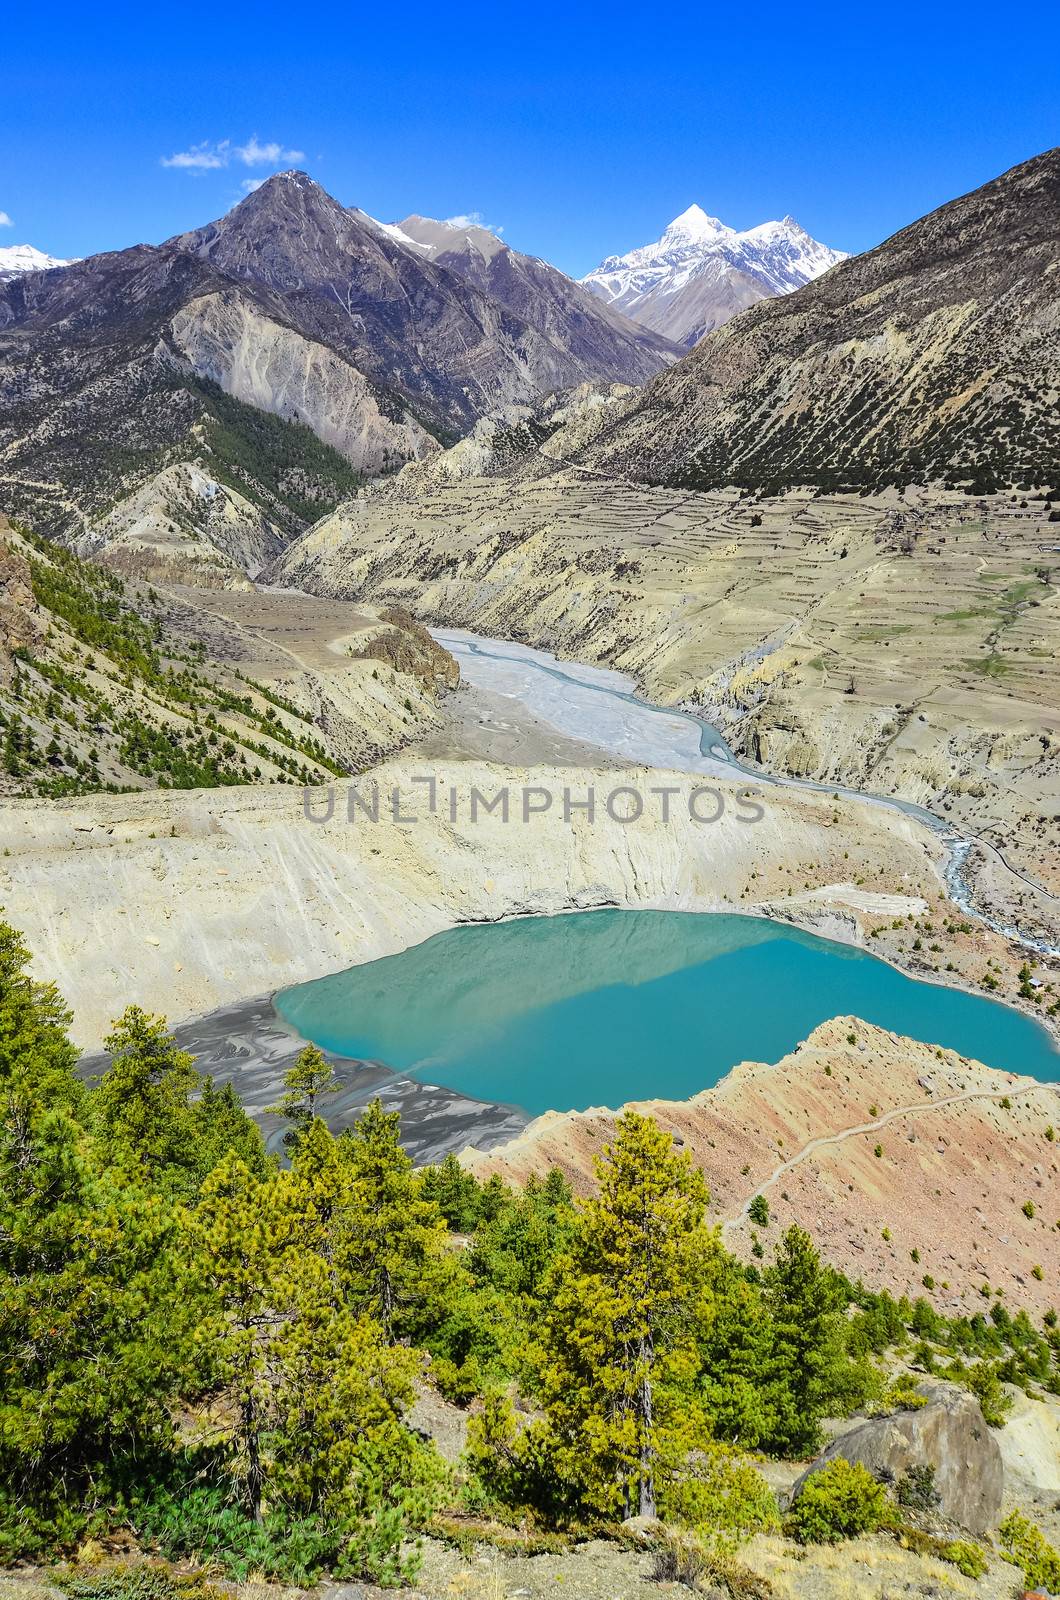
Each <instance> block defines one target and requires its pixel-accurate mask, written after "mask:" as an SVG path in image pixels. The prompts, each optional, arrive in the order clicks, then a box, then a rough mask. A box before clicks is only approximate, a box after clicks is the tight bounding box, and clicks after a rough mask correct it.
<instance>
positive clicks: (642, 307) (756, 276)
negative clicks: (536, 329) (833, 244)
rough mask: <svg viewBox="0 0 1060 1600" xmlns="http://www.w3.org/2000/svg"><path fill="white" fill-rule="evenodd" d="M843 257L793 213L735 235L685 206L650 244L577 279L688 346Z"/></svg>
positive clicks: (613, 258) (694, 207)
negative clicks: (803, 224) (819, 239)
mask: <svg viewBox="0 0 1060 1600" xmlns="http://www.w3.org/2000/svg"><path fill="white" fill-rule="evenodd" d="M841 260H843V252H842V251H839V250H830V249H829V248H828V246H827V245H822V244H819V243H818V241H817V240H816V239H813V238H811V237H810V235H809V234H808V233H807V232H806V231H805V229H804V228H802V227H800V226H799V224H798V223H797V222H796V221H795V219H794V217H792V216H790V215H789V216H786V217H784V218H783V219H782V220H781V221H779V222H761V223H759V224H758V225H757V226H756V227H753V228H747V229H744V230H743V231H742V232H741V231H739V230H737V229H735V228H730V227H728V226H727V224H726V223H724V222H722V221H721V220H720V219H719V218H718V217H712V216H711V215H710V214H709V213H708V212H706V211H704V209H703V207H702V206H699V205H691V206H689V207H688V209H687V210H686V211H683V212H682V213H681V215H680V216H679V217H675V218H674V220H673V222H671V223H670V225H669V227H668V228H666V230H665V231H664V232H663V234H662V236H661V237H660V238H659V239H657V240H656V241H655V242H654V243H652V244H646V245H640V246H638V247H637V248H636V249H635V250H629V251H627V252H626V254H625V255H614V256H608V257H606V259H605V260H604V261H602V262H601V263H600V265H599V266H598V267H597V268H596V269H595V270H594V271H593V272H590V273H589V274H588V276H587V277H585V278H583V279H582V280H581V281H582V283H583V284H584V285H585V287H586V288H587V289H589V290H591V291H592V293H593V294H595V295H597V296H598V297H599V298H600V299H601V300H604V301H606V302H607V304H609V305H611V306H613V307H614V308H615V309H616V310H619V311H622V312H623V313H624V314H625V315H626V316H627V317H631V318H632V319H633V320H634V321H636V322H641V323H643V324H644V325H645V327H649V328H654V329H656V330H657V331H658V332H660V333H664V334H665V335H666V336H667V337H668V338H670V339H674V340H676V341H677V342H679V343H682V344H687V345H691V344H695V343H696V342H697V341H698V340H699V339H701V338H702V337H703V335H704V334H705V333H709V332H710V330H711V329H712V328H717V327H720V326H721V325H722V323H724V322H727V321H728V320H729V318H730V317H733V316H735V315H736V313H737V312H739V311H743V310H745V309H746V308H747V307H748V306H749V305H753V304H754V302H755V301H756V300H762V299H765V298H767V297H769V296H772V295H777V294H788V293H790V292H791V290H793V289H798V288H801V287H802V285H803V284H804V283H809V282H810V281H811V280H812V279H813V278H816V277H819V276H820V274H821V273H822V272H827V270H828V268H829V267H831V266H834V265H835V263H836V262H837V261H841Z"/></svg>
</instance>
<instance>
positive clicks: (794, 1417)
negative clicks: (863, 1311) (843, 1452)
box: [765, 1226, 852, 1455]
mask: <svg viewBox="0 0 1060 1600" xmlns="http://www.w3.org/2000/svg"><path fill="white" fill-rule="evenodd" d="M765 1279H766V1285H767V1290H766V1299H767V1304H768V1307H769V1311H770V1314H771V1317H772V1322H773V1359H774V1362H775V1366H776V1371H777V1374H778V1377H779V1378H780V1380H781V1381H780V1386H779V1387H778V1388H777V1390H776V1394H777V1396H778V1416H777V1420H776V1423H775V1426H774V1428H773V1430H772V1433H771V1434H770V1436H769V1439H768V1443H769V1445H770V1447H771V1448H772V1449H774V1450H777V1451H783V1452H786V1453H788V1454H791V1455H808V1454H810V1453H811V1452H812V1451H813V1450H815V1449H816V1448H817V1445H818V1443H819V1439H820V1422H821V1418H822V1417H823V1416H824V1415H825V1414H826V1413H827V1411H828V1410H829V1408H830V1407H831V1406H832V1405H833V1404H834V1403H835V1402H836V1401H837V1400H838V1399H839V1398H840V1397H841V1396H843V1395H844V1394H845V1392H846V1391H847V1389H848V1388H849V1384H850V1381H851V1366H852V1363H851V1361H850V1358H849V1355H848V1353H847V1349H846V1341H845V1337H844V1328H843V1318H842V1315H841V1313H842V1309H843V1306H844V1295H843V1292H842V1288H841V1285H840V1283H839V1281H838V1279H837V1277H836V1274H835V1273H834V1272H832V1271H830V1270H829V1269H828V1268H827V1267H824V1266H822V1264H821V1258H820V1256H819V1254H818V1252H817V1250H816V1248H815V1246H814V1244H813V1241H812V1239H811V1238H810V1236H809V1234H808V1233H805V1232H803V1230H802V1229H801V1228H799V1227H795V1226H792V1227H790V1228H789V1229H788V1230H787V1232H786V1233H785V1234H784V1236H783V1238H782V1239H781V1241H780V1244H779V1245H778V1246H777V1252H776V1258H775V1260H774V1263H773V1265H772V1266H771V1267H769V1268H768V1269H767V1270H766V1273H765Z"/></svg>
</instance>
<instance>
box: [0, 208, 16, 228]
mask: <svg viewBox="0 0 1060 1600" xmlns="http://www.w3.org/2000/svg"><path fill="white" fill-rule="evenodd" d="M14 226H15V224H14V223H13V222H12V221H11V218H10V217H9V216H8V214H7V212H6V211H0V228H13V227H14Z"/></svg>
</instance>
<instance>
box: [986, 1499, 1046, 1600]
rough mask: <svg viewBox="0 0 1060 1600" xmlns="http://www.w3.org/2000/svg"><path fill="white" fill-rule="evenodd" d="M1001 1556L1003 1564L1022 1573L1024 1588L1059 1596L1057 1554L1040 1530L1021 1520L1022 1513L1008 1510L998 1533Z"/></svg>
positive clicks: (1027, 1520)
mask: <svg viewBox="0 0 1060 1600" xmlns="http://www.w3.org/2000/svg"><path fill="white" fill-rule="evenodd" d="M998 1532H999V1536H1000V1539H1001V1554H1002V1555H1003V1556H1004V1558H1005V1560H1006V1561H1009V1562H1011V1563H1012V1565H1013V1566H1014V1567H1020V1568H1022V1571H1023V1581H1024V1583H1025V1584H1026V1586H1027V1588H1028V1589H1044V1590H1045V1591H1046V1593H1047V1594H1057V1593H1060V1552H1058V1551H1056V1550H1054V1549H1053V1547H1052V1545H1051V1544H1049V1542H1048V1540H1047V1539H1046V1537H1045V1535H1044V1533H1043V1532H1042V1530H1041V1529H1040V1528H1038V1527H1036V1526H1035V1524H1034V1523H1033V1522H1031V1520H1030V1518H1029V1517H1025V1516H1024V1515H1023V1513H1022V1511H1012V1512H1010V1513H1009V1515H1008V1516H1007V1517H1006V1518H1005V1520H1004V1522H1003V1523H1002V1524H1001V1527H1000V1529H999V1530H998Z"/></svg>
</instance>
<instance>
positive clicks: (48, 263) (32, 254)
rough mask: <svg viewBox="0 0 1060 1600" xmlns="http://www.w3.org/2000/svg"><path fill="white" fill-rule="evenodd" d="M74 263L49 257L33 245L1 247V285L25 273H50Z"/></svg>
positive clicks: (56, 257)
mask: <svg viewBox="0 0 1060 1600" xmlns="http://www.w3.org/2000/svg"><path fill="white" fill-rule="evenodd" d="M71 264H72V263H71V262H69V261H60V259H59V257H58V256H47V255H45V253H44V251H43V250H38V249H36V247H35V246H34V245H31V244H9V245H4V246H0V283H6V282H7V281H8V280H9V279H10V278H17V277H19V276H20V275H21V274H22V273H23V272H50V271H51V269H52V267H68V266H70V265H71Z"/></svg>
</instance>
